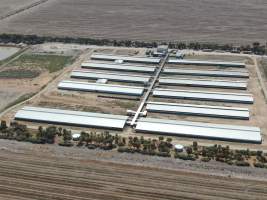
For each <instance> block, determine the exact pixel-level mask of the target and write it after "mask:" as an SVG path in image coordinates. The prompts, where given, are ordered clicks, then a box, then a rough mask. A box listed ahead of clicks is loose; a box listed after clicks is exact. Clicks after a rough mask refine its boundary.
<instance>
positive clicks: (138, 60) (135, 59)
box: [91, 53, 161, 64]
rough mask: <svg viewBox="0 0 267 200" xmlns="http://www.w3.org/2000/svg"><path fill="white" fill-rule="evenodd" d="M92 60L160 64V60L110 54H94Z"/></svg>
mask: <svg viewBox="0 0 267 200" xmlns="http://www.w3.org/2000/svg"><path fill="white" fill-rule="evenodd" d="M91 59H92V60H109V61H116V60H123V61H124V62H136V63H148V64H159V63H160V61H161V59H160V58H153V57H137V56H124V55H109V54H96V53H95V54H92V55H91Z"/></svg>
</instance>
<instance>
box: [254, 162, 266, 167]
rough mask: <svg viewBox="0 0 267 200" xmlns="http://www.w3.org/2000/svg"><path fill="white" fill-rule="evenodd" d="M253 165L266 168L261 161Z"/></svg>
mask: <svg viewBox="0 0 267 200" xmlns="http://www.w3.org/2000/svg"><path fill="white" fill-rule="evenodd" d="M253 165H254V167H257V168H264V167H265V165H264V164H263V163H259V162H257V163H254V164H253Z"/></svg>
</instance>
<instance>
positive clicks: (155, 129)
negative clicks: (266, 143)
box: [136, 118, 262, 143]
mask: <svg viewBox="0 0 267 200" xmlns="http://www.w3.org/2000/svg"><path fill="white" fill-rule="evenodd" d="M136 131H140V132H148V133H153V134H164V135H174V136H185V137H193V138H206V139H213V140H214V139H217V140H227V141H237V142H251V143H261V142H262V138H261V132H260V129H259V128H258V127H249V126H233V125H222V124H212V123H201V122H189V121H175V120H163V119H154V118H141V119H139V120H138V122H137V126H136Z"/></svg>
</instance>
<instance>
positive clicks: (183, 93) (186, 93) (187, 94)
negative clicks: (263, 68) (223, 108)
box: [153, 89, 254, 104]
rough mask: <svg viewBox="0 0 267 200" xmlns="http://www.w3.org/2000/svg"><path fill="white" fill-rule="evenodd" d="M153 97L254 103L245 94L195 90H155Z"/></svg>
mask: <svg viewBox="0 0 267 200" xmlns="http://www.w3.org/2000/svg"><path fill="white" fill-rule="evenodd" d="M153 96H154V97H162V98H174V99H190V100H205V101H219V102H231V103H246V104H253V101H254V100H253V97H252V95H251V94H247V93H224V92H209V91H197V90H169V89H155V90H154V91H153Z"/></svg>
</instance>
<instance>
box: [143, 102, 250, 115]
mask: <svg viewBox="0 0 267 200" xmlns="http://www.w3.org/2000/svg"><path fill="white" fill-rule="evenodd" d="M146 109H147V110H148V111H149V112H161V113H170V114H178V115H180V114H185V115H194V116H206V117H219V118H229V119H230V118H231V119H249V110H248V109H247V108H234V107H221V106H207V105H193V104H175V103H165V102H148V104H147V107H146Z"/></svg>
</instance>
